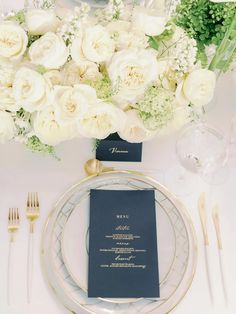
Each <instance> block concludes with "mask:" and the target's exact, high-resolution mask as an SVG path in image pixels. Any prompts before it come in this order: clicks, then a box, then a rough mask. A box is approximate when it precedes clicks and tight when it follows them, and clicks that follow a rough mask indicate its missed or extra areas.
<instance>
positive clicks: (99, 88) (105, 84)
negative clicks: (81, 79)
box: [85, 75, 114, 102]
mask: <svg viewBox="0 0 236 314" xmlns="http://www.w3.org/2000/svg"><path fill="white" fill-rule="evenodd" d="M85 83H86V84H88V85H90V86H91V87H93V88H94V89H95V90H96V92H97V97H98V98H99V99H102V100H104V101H107V102H111V101H112V95H113V94H114V91H113V87H112V84H111V80H110V78H109V77H108V75H104V76H103V77H102V78H100V79H97V80H95V81H92V80H87V81H86V82H85Z"/></svg>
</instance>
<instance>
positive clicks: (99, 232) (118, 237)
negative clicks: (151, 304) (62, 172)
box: [88, 190, 160, 298]
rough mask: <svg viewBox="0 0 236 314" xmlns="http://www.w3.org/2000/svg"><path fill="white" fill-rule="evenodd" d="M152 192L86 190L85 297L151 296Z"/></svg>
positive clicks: (154, 265)
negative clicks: (87, 210) (88, 195)
mask: <svg viewBox="0 0 236 314" xmlns="http://www.w3.org/2000/svg"><path fill="white" fill-rule="evenodd" d="M155 211H156V208H155V195H154V191H153V190H134V191H129V190H126V191H117V190H91V194H90V239H89V272H88V297H103V298H140V297H150V298H156V297H159V296H160V292H159V273H158V258H157V231H156V212H155Z"/></svg>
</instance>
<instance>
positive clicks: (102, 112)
mask: <svg viewBox="0 0 236 314" xmlns="http://www.w3.org/2000/svg"><path fill="white" fill-rule="evenodd" d="M125 121H126V115H125V113H124V112H123V111H122V110H120V109H119V108H117V107H116V106H114V105H113V104H111V103H105V102H101V101H100V102H98V103H97V104H95V105H94V106H91V107H89V109H88V111H87V112H86V113H85V114H84V116H83V117H82V119H80V120H79V122H78V130H79V133H80V134H81V135H82V136H84V137H89V138H97V139H104V138H106V137H107V136H108V135H110V134H111V133H116V132H118V131H121V130H122V129H123V128H124V125H125Z"/></svg>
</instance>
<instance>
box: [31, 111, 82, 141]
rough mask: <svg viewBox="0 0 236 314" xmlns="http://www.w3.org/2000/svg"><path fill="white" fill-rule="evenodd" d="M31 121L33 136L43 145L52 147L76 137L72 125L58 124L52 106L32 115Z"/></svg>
mask: <svg viewBox="0 0 236 314" xmlns="http://www.w3.org/2000/svg"><path fill="white" fill-rule="evenodd" d="M32 120H33V129H34V132H35V135H36V136H37V137H38V138H39V139H40V141H41V142H42V143H44V144H47V145H53V146H54V145H57V144H59V143H60V142H62V141H66V140H69V139H71V138H73V137H75V136H76V132H77V130H76V128H75V125H74V124H71V125H70V124H68V125H61V124H59V123H58V121H57V120H56V117H55V110H54V107H53V106H47V107H46V108H44V110H42V111H39V112H37V113H34V115H33V118H32Z"/></svg>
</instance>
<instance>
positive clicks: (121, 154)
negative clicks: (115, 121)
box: [96, 133, 142, 162]
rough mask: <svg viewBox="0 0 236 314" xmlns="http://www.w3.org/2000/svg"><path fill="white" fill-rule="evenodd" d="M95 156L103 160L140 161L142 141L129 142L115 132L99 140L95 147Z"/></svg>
mask: <svg viewBox="0 0 236 314" xmlns="http://www.w3.org/2000/svg"><path fill="white" fill-rule="evenodd" d="M96 158H97V159H98V160H103V161H134V162H135V161H136V162H140V161H142V143H129V142H126V141H124V140H122V139H121V138H120V137H119V135H118V134H117V133H114V134H111V135H110V136H108V137H107V138H106V139H104V140H101V141H100V142H99V145H98V147H97V149H96Z"/></svg>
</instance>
